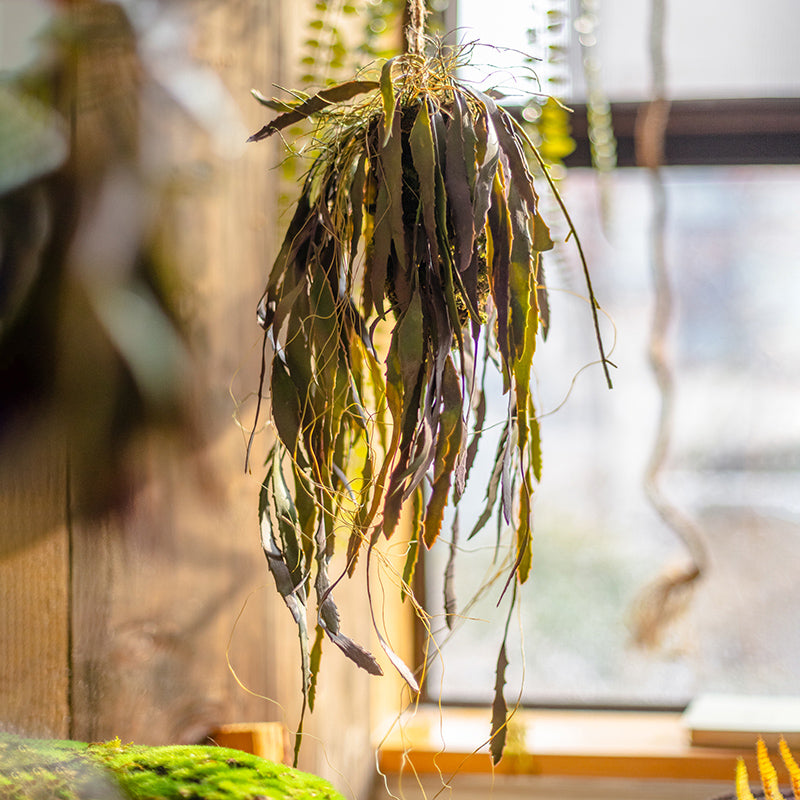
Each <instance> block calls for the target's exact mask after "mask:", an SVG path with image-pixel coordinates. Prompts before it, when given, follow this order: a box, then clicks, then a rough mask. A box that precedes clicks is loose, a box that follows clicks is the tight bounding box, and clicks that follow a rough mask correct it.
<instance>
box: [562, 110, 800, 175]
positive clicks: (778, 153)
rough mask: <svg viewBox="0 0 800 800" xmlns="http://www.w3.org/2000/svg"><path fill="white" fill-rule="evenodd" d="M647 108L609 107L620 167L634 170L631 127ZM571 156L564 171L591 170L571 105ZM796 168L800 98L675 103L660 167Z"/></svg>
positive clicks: (582, 115)
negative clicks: (744, 165) (745, 165)
mask: <svg viewBox="0 0 800 800" xmlns="http://www.w3.org/2000/svg"><path fill="white" fill-rule="evenodd" d="M646 107H647V103H611V118H612V125H613V129H614V135H615V137H616V139H617V163H618V166H620V167H635V166H638V164H637V162H636V155H635V133H636V122H637V119H638V118H639V117H640V115H641V114H642V112H643V110H644V109H645V108H646ZM570 108H571V109H572V114H571V115H570V117H571V127H572V138H573V139H574V140H575V143H576V149H575V152H574V153H572V154H571V155H570V156H568V157H567V158H566V159H564V164H565V165H566V166H567V167H568V168H569V167H588V166H591V156H590V150H589V137H588V124H587V117H586V106H585V105H583V104H570ZM798 163H800V97H781V98H745V99H730V100H674V101H672V103H671V105H670V110H669V117H668V120H667V129H666V132H665V141H664V166H698V165H735V164H798Z"/></svg>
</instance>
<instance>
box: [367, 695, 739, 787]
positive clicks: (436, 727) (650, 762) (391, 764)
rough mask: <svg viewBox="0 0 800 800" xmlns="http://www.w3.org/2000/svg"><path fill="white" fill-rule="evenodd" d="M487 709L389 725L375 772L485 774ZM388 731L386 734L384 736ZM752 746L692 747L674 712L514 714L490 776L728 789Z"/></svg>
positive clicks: (426, 710)
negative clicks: (712, 783)
mask: <svg viewBox="0 0 800 800" xmlns="http://www.w3.org/2000/svg"><path fill="white" fill-rule="evenodd" d="M489 719H490V715H489V712H488V711H487V710H478V709H451V708H446V709H439V708H436V707H422V708H420V709H418V710H417V711H416V713H414V714H408V715H406V716H405V717H404V718H403V719H402V720H401V721H399V722H398V723H397V724H395V725H394V726H393V727H392V729H391V732H390V733H389V735H388V736H386V738H385V739H384V741H383V742H382V744H381V745H380V748H379V763H380V768H381V770H382V771H383V772H386V773H397V772H399V771H401V770H408V769H411V768H412V767H413V769H414V770H416V771H417V772H418V773H431V772H440V771H441V772H444V773H450V772H456V771H460V772H473V773H488V772H492V765H491V758H490V756H489V751H488V746H487V745H486V744H485V741H486V739H487V738H488V733H489V728H490V722H489ZM388 727H389V726H388V725H387V726H386V729H388ZM754 746H755V739H754V740H753V747H751V748H749V749H745V750H738V749H732V748H710V747H696V746H692V745H691V744H690V742H689V735H688V732H687V731H686V729H685V728H684V727H683V725H682V723H681V714H680V713H666V712H627V711H551V710H534V711H528V710H526V711H519V712H518V713H517V714H516V715H515V716H514V717H513V718H512V722H511V727H510V730H509V742H508V744H507V747H506V753H505V755H504V756H503V758H502V760H501V761H500V763H499V764H498V765H497V767H495V768H494V772H495V773H501V774H526V775H563V776H584V777H590V776H591V777H616V778H671V779H674V778H677V779H684V780H721V781H731V783H732V782H733V779H734V774H735V767H736V759H737V757H738V756H743V757H744V758H745V761H746V762H747V765H748V770H751V774H752V771H753V770H755V756H754V752H755V750H754Z"/></svg>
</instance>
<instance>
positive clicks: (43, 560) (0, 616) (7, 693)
mask: <svg viewBox="0 0 800 800" xmlns="http://www.w3.org/2000/svg"><path fill="white" fill-rule="evenodd" d="M53 433H54V432H53V430H52V429H51V427H50V426H49V425H48V424H47V423H46V422H42V423H41V424H38V425H37V424H29V423H26V424H25V425H24V426H22V425H20V426H19V427H14V428H12V429H11V430H10V431H9V430H6V432H5V436H4V437H3V438H2V440H1V441H0V452H2V458H0V730H3V729H8V730H12V731H18V732H20V733H25V734H27V735H30V736H62V737H63V736H66V735H67V733H68V731H69V669H68V667H69V664H68V655H69V628H68V620H69V609H68V602H69V597H68V582H69V540H68V535H67V527H66V522H65V508H66V502H65V499H66V491H67V490H66V460H65V456H64V452H65V451H64V448H63V446H60V440H58V439H57V438H55V437H54V436H53Z"/></svg>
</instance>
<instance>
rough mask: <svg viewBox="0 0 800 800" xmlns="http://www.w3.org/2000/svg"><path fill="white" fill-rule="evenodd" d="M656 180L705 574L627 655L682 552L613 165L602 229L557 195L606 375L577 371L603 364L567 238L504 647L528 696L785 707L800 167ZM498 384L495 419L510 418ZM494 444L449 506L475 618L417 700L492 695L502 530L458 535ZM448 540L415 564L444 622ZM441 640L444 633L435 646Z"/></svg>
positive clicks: (797, 390) (638, 200) (552, 270)
mask: <svg viewBox="0 0 800 800" xmlns="http://www.w3.org/2000/svg"><path fill="white" fill-rule="evenodd" d="M664 179H665V182H666V190H667V198H668V226H667V234H668V239H667V258H668V262H669V269H670V272H671V280H672V290H673V293H674V324H673V325H672V327H671V329H670V335H669V337H668V342H667V344H668V346H669V348H671V351H672V357H673V359H674V380H675V412H674V424H673V432H672V437H671V442H670V449H669V457H668V461H667V464H666V469H665V471H664V473H663V488H664V491H665V492H666V494H667V495H668V497H669V498H670V499H671V500H672V502H674V503H675V504H676V506H678V507H679V508H681V509H682V510H683V511H684V512H685V513H686V514H688V515H689V516H690V517H691V518H692V519H693V520H694V521H695V522H696V523H697V525H698V527H699V529H700V531H701V534H702V541H703V546H704V547H705V548H706V550H707V552H708V555H709V566H708V569H707V570H706V573H705V574H704V576H703V578H702V579H701V580H700V581H699V582H698V584H697V585H696V587H695V589H694V591H693V593H692V595H691V602H689V603H688V605H687V607H686V609H685V612H684V613H683V614H682V615H681V616H679V617H678V619H677V621H676V622H675V623H674V624H672V625H670V626H668V627H667V628H666V629H665V631H664V635H663V637H662V641H661V645H660V647H658V648H657V649H655V650H651V651H647V650H644V649H641V648H638V647H635V646H633V644H632V636H631V625H630V622H631V618H632V614H633V612H634V611H635V609H636V605H637V602H638V598H640V597H641V596H642V592H644V591H645V590H646V589H647V587H648V586H650V585H652V582H653V581H654V580H656V579H658V577H659V576H661V575H663V574H664V573H665V571H666V570H669V569H670V568H671V566H672V565H674V564H678V563H681V562H682V560H683V559H685V556H686V550H685V548H684V546H683V544H682V542H681V540H680V538H679V537H678V536H677V535H676V533H675V532H674V531H673V530H671V529H670V528H669V527H668V526H666V525H665V524H664V523H663V522H662V521H661V519H660V518H659V517H658V515H657V514H656V513H655V512H654V510H653V509H652V508H651V506H650V505H649V503H648V501H647V500H646V498H645V494H644V491H643V474H644V471H645V466H646V463H647V460H648V458H649V456H650V453H651V448H652V446H653V440H654V437H655V433H656V425H657V418H658V412H659V402H660V399H659V393H658V391H657V388H656V385H655V381H654V378H653V375H652V372H651V369H650V367H649V364H648V360H647V348H648V337H649V335H650V326H651V319H652V312H653V304H654V297H653V289H652V279H651V274H650V253H649V249H648V248H649V246H650V245H649V229H650V216H651V209H652V201H651V186H650V176H649V175H648V174H647V173H646V172H644V171H643V170H635V169H629V170H618V171H617V172H616V173H615V174H614V175H613V177H612V183H611V187H610V194H609V196H608V198H607V199H609V202H608V204H607V213H606V214H605V216H604V217H601V214H600V213H599V209H600V208H601V203H600V195H599V194H598V189H597V185H596V180H597V178H596V175H594V174H593V173H592V172H591V171H589V170H578V169H576V170H572V171H570V173H569V175H568V177H567V178H566V180H565V182H564V184H563V187H562V190H563V194H564V198H565V201H566V203H567V206H568V207H569V208H570V210H571V214H572V215H573V218H574V220H575V223H576V227H577V229H578V231H579V232H580V233H581V238H582V242H583V245H584V248H585V250H586V252H587V253H589V254H590V261H591V264H590V266H591V270H592V276H593V282H594V288H595V291H596V294H597V296H598V298H599V301H600V303H601V304H602V305H603V307H604V310H605V311H606V312H607V314H608V318H606V319H604V322H603V325H604V337H605V340H606V341H607V342H611V341H612V340H614V339H615V347H614V351H613V353H612V355H611V359H612V361H614V362H615V364H617V365H618V369H617V370H615V371H614V373H613V378H614V389H613V390H612V391H608V390H607V388H606V386H605V383H604V380H603V377H602V373H601V371H600V368H599V366H598V365H596V364H595V365H594V366H590V367H589V368H587V369H585V370H583V371H581V368H582V367H584V366H585V365H587V364H591V362H593V361H595V360H596V358H597V354H596V350H595V349H594V334H593V331H592V327H591V318H590V313H589V308H588V306H587V304H586V300H585V289H584V287H583V283H582V277H581V273H580V269H579V267H578V265H577V262H576V260H575V258H574V255H573V248H572V246H571V244H570V243H567V244H566V245H563V246H561V247H560V249H559V250H557V251H556V252H555V253H553V254H548V255H550V257H549V258H548V260H547V261H546V262H545V269H546V277H547V283H548V286H549V292H550V303H551V308H552V314H551V321H552V327H551V332H550V334H549V336H548V339H547V341H546V342H544V343H541V342H540V343H539V345H538V350H537V353H536V359H535V363H536V365H537V366H536V370H537V375H536V388H537V393H538V403H539V412H540V413H541V414H542V415H543V418H542V420H541V425H542V447H543V460H544V467H543V475H542V482H541V484H540V486H539V488H538V491H537V498H536V505H535V540H534V565H533V571H532V575H531V578H530V580H529V582H528V583H527V584H526V585H525V586H524V587H522V593H521V604H520V605H521V613H520V617H519V621H518V622H516V621H515V622H514V623H513V624H512V630H516V633H515V634H514V636H513V637H512V638H514V640H515V642H516V644H515V646H514V647H513V648H511V649H510V652H509V661H510V662H511V666H510V668H509V686H510V687H513V686H515V685H519V683H520V682H521V678H522V664H523V663H524V665H525V675H524V694H523V700H524V701H526V702H530V703H539V702H545V703H579V704H589V705H597V704H601V705H605V704H611V705H623V706H624V705H658V706H663V705H676V706H677V705H682V704H684V703H685V702H686V701H687V700H688V699H689V698H690V697H691V696H693V695H694V694H695V693H697V692H700V691H704V690H705V691H741V692H774V693H792V692H795V691H796V687H797V685H798V682H799V679H800V627H799V626H797V624H796V621H797V618H798V614H800V594H799V593H798V592H797V590H796V585H795V584H796V580H795V576H794V574H793V572H794V569H795V567H794V565H796V564H798V563H800V369H798V364H800V314H798V312H797V303H798V300H797V298H798V297H800V229H798V226H797V224H796V210H797V209H798V208H800V167H744V166H743V167H706V168H695V167H672V168H668V169H666V170H664ZM543 202H544V201H543ZM550 216H551V217H552V216H553V215H552V214H551V215H550ZM564 233H565V232H564V231H561V232H560V236H561V238H562V240H563V238H564ZM609 320H613V329H612V323H611V321H609ZM573 380H574V385H573ZM495 389H496V391H495V392H493V397H492V398H491V403H490V411H489V419H488V420H487V425H491V424H492V421H494V422H497V421H499V420H500V419H502V417H503V413H504V399H503V396H502V389H501V387H500V385H499V382H498V385H497V386H496V387H495ZM565 397H566V398H567V399H566V402H563V401H564V398H565ZM493 450H494V445H493V443H492V442H491V440H490V437H487V441H486V443H485V445H484V446H483V448H482V453H481V457H480V458H479V460H478V465H477V466H476V470H478V471H477V472H476V473H475V474H474V475H473V477H472V479H471V482H470V484H468V487H467V492H466V494H465V496H464V497H463V499H462V501H461V512H460V528H461V531H462V538H461V541H460V543H459V548H460V552H459V554H458V558H457V561H456V586H457V592H458V597H459V601H460V612H461V614H462V615H463V616H464V617H469V618H470V619H469V620H465V621H463V622H462V623H459V625H457V631H456V633H455V635H453V636H452V637H451V638H450V639H449V641H447V645H446V647H445V649H444V651H443V652H444V656H445V657H444V662H443V663H444V664H445V667H444V668H442V662H441V661H440V660H439V659H435V660H434V664H433V666H432V670H431V678H430V682H429V684H428V689H429V692H430V693H431V695H433V696H439V695H440V694H441V696H442V697H443V699H445V700H451V701H466V700H469V701H486V700H488V699H490V698H491V692H492V687H493V685H494V669H495V661H496V656H497V649H498V647H499V643H500V640H501V638H502V630H501V629H500V628H501V627H502V626H501V625H499V624H498V620H499V619H500V620H501V619H502V613H501V612H500V611H498V610H497V609H496V607H495V605H496V603H497V600H498V597H499V595H500V591H501V589H502V584H503V582H504V579H505V575H507V570H508V568H509V566H510V565H505V567H497V568H496V569H497V571H500V572H503V570H504V569H505V570H506V571H505V572H503V577H502V578H501V579H500V582H499V583H497V584H496V585H495V586H494V587H493V588H492V589H491V590H490V591H489V592H487V593H486V594H485V595H484V596H483V597H482V598H481V599H479V600H478V601H477V602H476V603H475V604H474V605H472V606H470V605H468V602H467V601H468V600H469V598H470V596H471V595H472V594H473V593H474V592H475V590H476V587H477V586H478V585H480V583H481V581H482V579H483V578H484V576H485V574H486V572H487V564H488V563H489V562H491V556H492V554H493V552H494V547H495V538H496V529H495V528H493V525H492V523H490V524H489V525H488V526H487V529H486V530H484V531H483V532H482V533H481V534H479V535H478V536H476V537H475V538H473V539H472V540H471V541H469V542H467V541H465V538H466V533H467V532H468V531H469V530H470V527H471V525H470V520H474V518H476V517H477V516H478V515H479V514H480V511H481V510H482V504H481V501H482V497H483V492H484V490H485V487H486V485H487V482H488V472H489V469H490V464H489V462H490V461H491V457H492V455H493ZM480 470H483V471H482V472H481V471H480ZM444 530H445V532H446V531H447V528H445V529H444ZM446 538H447V537H446V533H443V538H442V541H441V542H440V543H438V544H437V546H436V547H434V549H433V550H432V551H431V553H430V554H429V557H430V559H431V561H432V565H431V568H430V569H427V570H426V574H427V576H428V577H427V586H426V591H427V602H428V605H429V606H430V608H431V610H432V611H433V612H434V613H437V614H441V609H442V601H441V595H442V587H441V583H440V582H439V580H440V577H439V576H441V575H442V574H443V571H444V565H445V563H446V560H447V556H448V543H447V541H446ZM490 571H491V568H490ZM506 607H507V602H506V601H504V602H503V604H502V608H506ZM441 619H442V617H441V616H438V617H437V622H438V623H441ZM439 627H441V625H439ZM447 638H448V637H447V635H446V633H445V631H444V630H440V632H439V636H438V641H439V642H444V641H445V640H446V639H447ZM520 647H524V652H525V656H524V659H523V657H522V655H521V652H520V649H519V648H520ZM512 694H513V690H511V689H510V690H509V693H508V697H509V700H513V697H512Z"/></svg>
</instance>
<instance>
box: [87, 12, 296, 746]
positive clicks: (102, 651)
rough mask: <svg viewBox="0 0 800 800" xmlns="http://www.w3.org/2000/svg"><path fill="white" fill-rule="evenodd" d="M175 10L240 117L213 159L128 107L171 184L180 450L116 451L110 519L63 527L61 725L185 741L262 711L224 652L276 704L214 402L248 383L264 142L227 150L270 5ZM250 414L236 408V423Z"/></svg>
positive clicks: (201, 139)
mask: <svg viewBox="0 0 800 800" xmlns="http://www.w3.org/2000/svg"><path fill="white" fill-rule="evenodd" d="M180 10H181V12H182V13H183V14H184V15H185V17H184V19H185V21H187V23H188V25H189V28H188V30H189V32H190V36H191V39H190V44H191V48H192V52H191V54H190V55H191V56H192V57H193V59H194V60H193V63H192V67H193V68H194V69H196V70H197V73H196V77H200V79H201V85H203V84H202V82H203V81H206V84H205V86H206V88H207V91H208V92H209V94H211V95H213V93H214V92H215V91H218V89H219V87H218V86H217V84H216V80H217V76H221V77H222V79H223V80H224V82H225V84H226V86H227V89H228V91H229V93H230V96H229V102H230V104H231V105H232V106H233V109H234V113H239V114H241V115H242V116H243V117H245V119H246V118H247V116H248V114H249V116H250V120H248V121H247V122H242V121H239V125H240V126H241V130H238V129H235V130H236V134H237V136H238V137H239V138H238V139H237V140H235V141H230V142H229V144H230V147H231V152H225V151H224V149H223V148H224V147H225V144H226V140H225V138H224V137H217V138H215V137H214V135H213V133H209V132H208V131H204V130H202V129H201V126H199V125H198V124H196V122H195V121H193V120H190V119H189V118H188V117H187V116H186V115H185V113H184V112H183V111H178V110H177V108H176V107H175V106H174V105H167V106H164V105H163V104H159V105H156V106H155V107H154V106H147V105H144V106H143V107H142V114H143V119H144V123H145V124H144V131H145V133H144V137H145V145H146V146H147V147H148V148H150V149H151V152H152V151H153V150H152V149H153V148H155V149H156V150H157V153H158V155H157V163H158V164H159V166H160V169H161V170H164V171H167V172H168V173H172V174H174V176H175V177H176V178H177V180H175V181H174V182H173V183H174V185H175V187H176V189H175V191H174V192H172V193H171V194H170V195H169V196H168V197H167V198H166V199H165V200H164V199H162V202H161V205H160V226H159V234H158V235H159V242H160V247H161V251H162V253H163V254H164V256H165V257H166V258H167V259H168V261H169V262H171V263H173V264H174V265H176V266H177V269H178V271H179V274H180V276H181V280H182V282H183V285H184V291H183V296H182V300H181V304H182V307H183V310H184V312H185V317H186V321H187V329H188V332H189V337H190V345H191V348H192V351H193V362H192V363H193V374H192V376H191V382H192V394H193V418H194V421H195V422H194V424H195V428H196V437H197V438H196V441H195V442H194V443H192V446H187V445H186V443H180V442H176V441H174V440H171V439H169V438H167V437H159V436H157V435H154V436H151V437H150V438H148V439H147V440H145V441H141V442H139V443H138V445H137V446H136V447H135V448H133V450H132V453H131V456H130V459H131V461H130V463H131V465H132V469H133V472H134V473H135V474H136V476H137V479H136V480H135V483H134V487H135V488H134V490H133V491H132V492H131V494H130V496H129V497H127V498H126V500H125V502H124V503H123V504H122V506H121V507H120V508H119V510H118V511H117V512H115V513H114V514H113V515H109V516H108V517H107V518H106V519H104V520H103V521H102V522H100V523H97V522H87V521H86V520H85V519H76V520H75V523H74V526H73V556H74V562H73V570H74V575H75V578H74V591H73V607H74V618H73V619H74V621H73V625H74V632H75V633H74V647H73V665H74V682H73V717H74V731H75V735H76V736H77V737H78V738H84V739H102V738H108V737H112V736H121V737H122V738H124V739H133V740H136V741H141V742H149V743H162V742H189V741H197V740H202V739H203V738H204V736H205V735H206V734H207V733H208V732H209V731H210V730H212V729H213V728H215V727H217V726H219V725H221V724H224V723H228V722H241V721H247V720H269V719H272V718H274V716H275V714H276V709H275V706H274V705H273V704H271V703H269V702H267V701H265V700H264V699H262V698H260V697H256V696H254V695H252V694H249V693H248V692H247V691H245V690H244V689H242V688H241V687H240V686H239V685H238V684H237V682H236V680H235V678H234V676H233V675H232V673H231V671H230V670H229V668H228V659H230V662H231V665H232V667H233V668H234V669H235V670H236V672H237V673H238V675H239V679H240V680H241V681H242V682H243V683H244V684H246V685H248V686H251V687H253V689H254V691H257V692H259V693H261V694H263V695H266V696H269V697H276V696H277V695H278V691H277V683H278V679H277V677H276V676H277V673H278V670H279V664H278V665H276V664H275V659H274V658H272V653H271V652H270V647H272V648H273V649H274V650H276V651H280V650H281V649H282V648H278V647H275V643H274V642H272V641H270V640H269V639H268V638H267V632H268V631H270V630H273V629H274V628H275V627H276V626H274V625H273V624H272V614H273V607H272V606H270V605H268V604H267V603H265V595H264V593H263V592H258V591H257V590H258V586H259V585H260V584H263V583H264V572H265V571H263V556H262V555H261V553H260V550H259V546H258V537H257V520H256V503H257V500H256V498H257V494H258V483H257V481H256V479H255V478H254V477H253V476H250V475H245V474H244V469H243V465H244V439H243V436H242V433H241V432H240V431H239V430H238V429H237V427H236V425H235V422H234V420H233V416H234V413H235V412H236V408H235V405H234V401H233V400H232V398H231V391H233V392H234V393H235V394H236V395H237V396H243V395H244V393H245V392H252V391H254V390H255V387H256V385H257V377H258V368H259V359H258V352H259V351H258V345H259V343H260V336H259V330H258V328H257V326H256V324H255V304H256V302H257V299H258V296H259V294H260V290H261V283H262V281H263V273H264V261H265V258H266V254H267V252H268V251H269V249H270V248H271V247H273V246H274V239H275V234H276V227H275V211H274V209H275V200H274V196H275V192H276V187H275V185H274V182H273V181H271V180H270V179H269V161H270V158H271V157H272V156H274V153H273V152H272V148H269V147H268V148H262V149H260V150H254V151H250V152H248V156H249V158H248V159H244V158H243V157H242V156H243V152H244V139H245V138H246V136H247V131H248V128H249V127H250V126H251V125H255V124H256V120H255V119H254V116H255V115H257V112H258V109H257V105H256V104H255V102H253V101H252V100H251V99H250V96H249V90H250V88H251V86H252V85H253V84H254V83H262V82H265V83H267V84H270V83H272V82H273V81H274V80H275V79H276V77H275V70H276V61H275V58H274V53H273V50H272V48H271V46H270V40H271V39H272V38H273V37H275V36H276V34H277V31H276V30H275V16H276V14H277V11H278V10H279V9H278V4H273V3H267V4H264V3H259V2H250V1H249V0H239V1H238V2H230V3H226V4H217V5H212V4H208V3H184V4H182V5H181V7H180ZM204 70H205V73H204V72H203V71H204ZM262 85H263V84H262ZM224 108H225V107H224V106H223V105H220V107H219V108H218V109H213V110H212V111H213V112H217V113H219V114H222V113H224ZM221 121H223V122H224V120H221ZM230 122H231V124H232V125H233V123H235V122H236V120H235V119H231V120H230ZM258 124H261V123H260V122H259V123H258ZM148 137H149V138H148ZM237 144H238V145H239V147H238V148H237V147H236V145H237ZM162 177H163V175H162ZM251 412H252V405H251V404H247V406H246V408H245V409H244V410H243V412H242V413H243V416H244V419H245V420H247V419H249V416H250V415H251ZM240 612H241V614H240ZM229 641H230V648H229V644H228V643H229Z"/></svg>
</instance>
